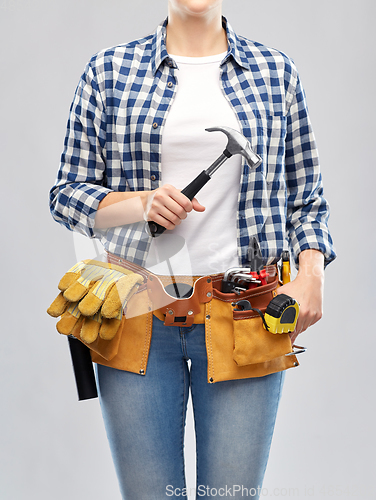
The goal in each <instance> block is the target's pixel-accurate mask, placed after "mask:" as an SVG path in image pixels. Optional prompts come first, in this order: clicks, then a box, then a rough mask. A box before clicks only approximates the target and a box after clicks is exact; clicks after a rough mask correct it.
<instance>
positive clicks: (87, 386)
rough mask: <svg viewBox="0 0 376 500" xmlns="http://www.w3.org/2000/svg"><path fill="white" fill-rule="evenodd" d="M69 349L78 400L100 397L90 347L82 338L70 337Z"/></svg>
mask: <svg viewBox="0 0 376 500" xmlns="http://www.w3.org/2000/svg"><path fill="white" fill-rule="evenodd" d="M68 342H69V349H70V353H71V357H72V364H73V370H74V376H75V378H76V386H77V392H78V400H79V401H82V400H84V399H92V398H97V397H98V392H97V385H96V383H95V376H94V369H93V363H92V361H91V356H90V349H89V348H88V347H87V346H86V345H85V344H83V343H82V342H81V341H80V340H78V339H76V338H74V337H70V336H69V337H68Z"/></svg>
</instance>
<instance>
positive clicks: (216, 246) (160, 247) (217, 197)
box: [145, 53, 242, 276]
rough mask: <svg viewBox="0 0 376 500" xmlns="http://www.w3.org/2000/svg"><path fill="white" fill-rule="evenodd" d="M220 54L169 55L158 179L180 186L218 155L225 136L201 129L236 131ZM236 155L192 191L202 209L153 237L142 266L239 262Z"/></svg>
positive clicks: (212, 267) (201, 270) (210, 268)
mask: <svg viewBox="0 0 376 500" xmlns="http://www.w3.org/2000/svg"><path fill="white" fill-rule="evenodd" d="M224 56H225V53H223V54H218V55H214V56H208V57H182V56H173V55H171V57H172V58H173V59H174V60H175V61H176V63H177V65H178V68H179V69H178V70H176V73H175V75H176V78H177V81H178V84H177V93H176V95H175V99H174V101H173V103H172V106H171V109H170V111H169V113H168V115H167V119H166V123H165V128H164V130H163V135H162V183H163V184H171V185H173V186H175V187H176V188H178V189H183V188H184V187H185V186H186V185H187V184H189V183H190V182H191V181H192V180H193V179H194V178H195V177H196V176H197V175H198V174H199V173H200V172H202V171H203V170H206V169H207V168H208V167H209V166H210V165H211V164H212V163H213V162H214V161H215V160H216V159H217V158H218V156H220V154H221V153H222V152H223V150H224V149H225V147H226V145H227V137H226V135H225V134H224V133H222V132H206V131H205V129H206V128H209V127H215V126H228V127H231V128H234V129H236V130H238V131H240V126H239V122H238V120H237V117H236V115H235V113H234V111H233V110H232V108H231V106H230V104H229V103H228V101H227V98H226V97H225V95H224V93H223V91H222V89H221V86H220V66H219V65H220V62H221V61H222V59H223V58H224ZM241 158H242V157H241V156H239V155H235V156H233V157H231V158H229V159H228V160H227V161H226V162H225V163H224V164H223V165H222V166H221V167H220V168H219V169H218V170H217V171H216V172H215V173H214V174H213V177H212V178H211V180H210V181H209V182H208V183H207V184H206V185H205V186H204V187H203V188H202V189H201V190H200V191H199V192H198V193H197V195H196V198H197V200H198V201H199V202H200V203H201V204H202V205H204V206H205V207H206V210H205V212H195V211H192V212H190V213H189V214H188V217H187V218H186V219H185V220H183V221H182V223H181V224H180V225H179V226H176V227H175V229H174V230H173V231H166V232H165V233H163V235H161V236H159V237H158V238H155V239H153V240H152V244H151V248H150V252H149V256H148V259H147V261H146V265H145V267H146V268H147V269H149V270H151V271H152V272H154V273H156V274H170V273H171V270H172V272H173V274H174V275H188V276H190V275H206V274H213V273H218V272H223V271H225V270H226V269H228V268H230V267H234V266H238V256H237V220H236V214H237V206H238V195H239V183H240V173H241V164H242V160H241ZM167 259H168V261H167ZM156 263H158V264H156ZM169 266H170V267H169Z"/></svg>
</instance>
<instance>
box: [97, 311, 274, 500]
mask: <svg viewBox="0 0 376 500" xmlns="http://www.w3.org/2000/svg"><path fill="white" fill-rule="evenodd" d="M188 359H190V360H191V366H190V369H189V368H188V363H187V360H188ZM206 370H207V358H206V348H205V331H204V325H193V326H192V327H190V328H187V327H177V326H172V327H166V326H164V325H163V322H161V321H160V320H158V319H157V318H155V317H154V318H153V334H152V340H151V348H150V355H149V361H148V366H147V370H146V375H144V376H140V375H138V374H134V373H130V372H126V371H122V370H116V369H114V368H109V367H106V366H103V365H97V376H98V388H99V398H100V403H101V408H102V413H103V418H104V422H105V427H106V432H107V436H108V440H109V443H110V448H111V453H112V457H113V461H114V464H115V468H116V473H117V476H118V480H119V484H120V489H121V493H122V496H123V499H124V500H162V499H163V500H166V499H168V498H180V499H186V498H187V496H186V494H185V491H184V488H185V475H184V454H183V447H184V426H185V415H186V407H187V400H188V394H189V390H191V394H192V402H193V412H194V423H195V432H196V450H197V492H196V494H197V498H199V499H201V498H203V499H207V498H210V499H213V497H214V498H215V497H217V498H223V497H224V498H226V497H230V498H234V497H238V498H242V497H244V496H247V493H246V492H245V490H246V489H247V490H248V497H251V498H253V499H258V498H259V492H260V489H261V485H262V481H263V477H264V473H265V468H266V464H267V460H268V456H269V449H270V444H271V441H272V435H273V430H274V424H275V419H276V414H277V409H278V403H279V399H280V395H281V389H282V385H283V380H284V372H279V373H273V374H271V375H267V376H265V377H259V378H250V379H243V380H231V381H225V382H217V383H215V384H209V383H208V382H207V374H206Z"/></svg>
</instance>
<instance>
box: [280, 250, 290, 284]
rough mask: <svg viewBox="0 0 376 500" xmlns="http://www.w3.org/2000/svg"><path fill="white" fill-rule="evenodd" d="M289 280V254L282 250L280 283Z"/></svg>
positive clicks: (288, 281)
mask: <svg viewBox="0 0 376 500" xmlns="http://www.w3.org/2000/svg"><path fill="white" fill-rule="evenodd" d="M290 281H291V266H290V254H289V252H288V251H286V250H285V251H283V252H282V283H283V284H284V285H286V283H290Z"/></svg>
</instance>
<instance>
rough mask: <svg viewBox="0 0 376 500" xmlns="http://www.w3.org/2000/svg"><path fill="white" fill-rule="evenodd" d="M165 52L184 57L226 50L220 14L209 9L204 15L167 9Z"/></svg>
mask: <svg viewBox="0 0 376 500" xmlns="http://www.w3.org/2000/svg"><path fill="white" fill-rule="evenodd" d="M166 46H167V52H169V53H170V54H174V55H179V56H186V57H204V56H211V55H215V54H221V53H222V52H226V51H227V36H226V31H225V30H224V29H223V26H222V14H221V12H218V11H215V12H213V11H210V12H208V13H207V14H206V15H205V16H193V15H189V14H187V15H184V14H182V13H180V12H179V13H176V12H174V11H173V10H172V9H169V14H168V24H167V36H166Z"/></svg>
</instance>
